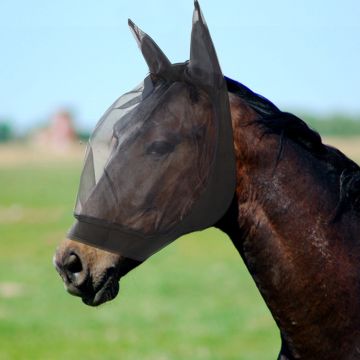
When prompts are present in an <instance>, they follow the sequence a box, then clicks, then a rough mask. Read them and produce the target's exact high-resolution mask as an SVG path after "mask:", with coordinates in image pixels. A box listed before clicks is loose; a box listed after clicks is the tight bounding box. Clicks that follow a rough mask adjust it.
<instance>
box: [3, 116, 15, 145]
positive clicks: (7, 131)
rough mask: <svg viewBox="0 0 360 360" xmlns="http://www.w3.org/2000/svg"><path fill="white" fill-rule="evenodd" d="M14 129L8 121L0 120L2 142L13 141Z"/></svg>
mask: <svg viewBox="0 0 360 360" xmlns="http://www.w3.org/2000/svg"><path fill="white" fill-rule="evenodd" d="M13 135H14V133H13V129H12V126H11V124H10V122H8V121H1V120H0V142H6V141H10V140H12V139H13Z"/></svg>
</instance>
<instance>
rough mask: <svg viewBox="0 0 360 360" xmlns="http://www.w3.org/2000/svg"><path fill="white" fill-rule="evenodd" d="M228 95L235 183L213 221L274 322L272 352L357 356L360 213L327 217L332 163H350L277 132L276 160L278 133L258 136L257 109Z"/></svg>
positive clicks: (333, 185)
mask: <svg viewBox="0 0 360 360" xmlns="http://www.w3.org/2000/svg"><path fill="white" fill-rule="evenodd" d="M230 100H231V108H232V120H233V129H234V143H235V151H236V158H237V175H238V182H237V190H236V197H235V199H234V203H233V205H232V207H231V208H230V209H229V212H228V213H227V214H226V215H225V217H224V218H223V219H222V220H220V221H219V223H218V224H217V226H218V227H219V228H221V229H222V230H223V231H225V232H226V233H228V234H229V236H230V237H231V239H232V241H233V242H234V244H235V246H236V248H237V249H238V251H239V252H240V254H241V255H242V257H243V259H244V261H245V263H246V265H247V267H248V269H249V271H250V273H251V274H252V276H253V278H254V280H255V282H256V284H257V286H258V288H259V290H260V292H261V294H262V296H263V297H264V300H265V301H266V303H267V305H268V307H269V309H270V310H271V312H272V314H273V316H274V319H275V321H276V322H277V324H278V326H279V328H280V331H281V335H282V339H283V348H282V354H281V356H282V358H284V359H286V358H289V359H357V358H359V359H360V312H359V307H360V282H359V280H360V272H359V264H360V262H359V260H360V259H359V257H360V249H359V240H360V238H359V237H360V218H359V216H358V215H357V212H356V211H355V210H354V209H353V207H352V206H350V207H348V208H347V210H345V211H344V212H343V213H342V214H341V216H340V217H339V218H338V219H337V220H336V221H333V220H334V218H333V214H334V211H335V209H337V206H338V203H339V201H341V197H342V195H341V191H340V174H341V172H342V170H341V166H342V165H341V164H343V167H344V168H348V167H349V166H348V165H349V164H348V163H351V164H352V162H350V160H348V159H346V158H345V156H344V155H342V154H340V153H339V152H337V151H334V150H333V149H332V148H327V147H325V146H324V145H322V144H321V140H320V143H319V142H318V139H314V141H311V139H310V140H309V141H310V144H307V143H306V141H307V140H308V139H309V137H306V136H305V138H304V143H303V141H302V140H301V137H300V141H295V140H293V139H291V137H290V136H289V137H287V138H286V140H287V141H286V142H285V143H284V144H282V145H281V146H283V149H282V150H281V153H282V155H281V158H280V159H278V155H279V148H280V144H281V141H282V140H283V139H282V136H283V134H282V133H281V132H278V133H276V131H273V132H271V131H270V132H266V131H265V135H264V127H263V126H261V125H259V121H258V118H259V114H258V113H257V112H256V111H255V110H254V109H253V108H252V107H251V106H250V105H248V104H247V103H246V101H245V100H243V99H241V98H239V97H237V96H234V95H230ZM281 114H282V113H281V112H279V113H278V116H279V121H281V119H280V117H281ZM275 116H276V115H274V116H273V121H275V120H276V118H275ZM265 121H266V119H264V122H265ZM294 121H295V120H294ZM260 124H261V122H260ZM295 125H296V124H295ZM311 135H312V134H311ZM315 142H317V145H318V147H319V148H321V149H320V150H319V152H321V156H320V155H319V152H316V153H314V152H315V150H314V149H311V145H314V144H315ZM314 146H315V145H314ZM341 159H342V161H341ZM350 167H351V166H350ZM354 171H355V168H354ZM347 201H348V202H351V201H352V200H351V199H347Z"/></svg>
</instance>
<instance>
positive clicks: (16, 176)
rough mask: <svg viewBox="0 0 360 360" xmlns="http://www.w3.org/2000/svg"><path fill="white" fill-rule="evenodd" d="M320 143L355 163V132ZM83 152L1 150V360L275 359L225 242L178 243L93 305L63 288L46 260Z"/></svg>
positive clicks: (263, 315) (257, 304)
mask: <svg viewBox="0 0 360 360" xmlns="http://www.w3.org/2000/svg"><path fill="white" fill-rule="evenodd" d="M326 142H328V143H332V144H334V145H336V146H339V147H340V148H342V149H343V150H344V151H345V152H346V153H347V154H349V155H350V156H352V157H353V158H355V159H356V160H358V161H359V160H360V146H359V144H360V138H358V137H355V138H346V139H343V138H330V139H326ZM82 152H83V148H82V149H79V151H73V152H71V156H70V155H69V153H67V154H62V155H59V154H58V155H54V154H49V153H47V152H46V151H42V150H41V151H40V150H39V149H36V148H32V147H30V146H25V145H16V144H15V145H14V144H13V145H10V144H8V145H1V146H0V199H1V203H0V222H1V224H0V239H1V251H0V359H2V360H5V359H76V358H78V359H123V360H127V359H144V360H147V359H148V360H150V359H154V360H155V359H156V360H166V359H171V360H177V359H179V360H180V359H181V360H183V359H193V360H196V359H275V358H276V356H277V353H278V350H279V347H280V340H279V336H278V330H277V328H276V327H275V325H274V321H273V320H272V318H271V316H270V314H269V312H268V310H267V309H266V307H265V305H264V303H263V301H262V299H261V297H260V295H259V294H258V291H257V289H256V287H255V286H254V284H253V281H252V279H251V278H250V277H249V275H248V274H247V272H246V269H245V268H244V265H243V263H242V260H241V258H240V256H239V255H238V254H237V252H236V250H235V248H234V247H233V245H232V243H231V242H230V240H229V239H228V238H227V237H226V236H224V235H223V234H222V233H221V232H220V231H218V230H215V229H208V230H207V231H204V232H202V233H197V234H192V235H189V236H186V237H183V238H181V239H179V240H177V241H176V242H175V243H173V244H171V245H170V246H168V247H167V248H165V249H164V250H162V251H161V252H160V253H158V254H156V255H155V256H153V257H152V258H150V259H149V260H148V261H146V262H145V263H144V264H143V265H142V266H140V267H139V268H137V269H135V270H134V271H133V272H131V273H130V274H128V275H127V276H126V277H125V278H124V279H123V280H122V281H121V290H120V294H119V296H118V297H117V298H116V299H115V300H114V301H113V302H111V303H108V304H105V305H103V306H101V307H99V308H90V307H87V306H86V305H84V304H82V302H81V300H80V299H79V298H75V297H72V296H70V295H69V294H67V293H66V292H65V290H64V288H63V284H62V281H61V279H60V277H59V276H58V275H57V273H56V272H55V270H54V268H53V265H52V256H53V253H54V250H55V248H56V246H57V244H58V243H59V242H60V241H61V239H62V238H63V237H64V235H65V233H66V230H67V229H68V227H69V226H70V224H71V223H72V220H73V219H72V208H73V204H74V199H75V195H76V191H77V185H78V179H79V175H80V170H81V162H82V160H81V158H82Z"/></svg>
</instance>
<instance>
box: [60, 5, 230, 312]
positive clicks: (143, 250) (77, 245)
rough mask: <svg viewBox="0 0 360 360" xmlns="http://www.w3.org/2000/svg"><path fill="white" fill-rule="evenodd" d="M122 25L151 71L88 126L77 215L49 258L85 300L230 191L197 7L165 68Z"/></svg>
mask: <svg viewBox="0 0 360 360" xmlns="http://www.w3.org/2000/svg"><path fill="white" fill-rule="evenodd" d="M129 25H130V28H131V30H132V32H133V33H134V36H135V39H136V41H137V43H138V45H139V47H140V49H141V52H142V54H143V56H144V59H145V61H146V62H147V65H148V67H149V70H150V74H149V76H148V77H146V78H145V80H144V81H143V82H142V84H140V85H139V86H138V87H137V88H135V89H134V90H133V91H131V92H129V93H126V94H124V95H123V96H121V97H120V98H119V99H118V100H116V101H115V103H114V104H113V105H112V106H111V107H110V108H109V110H108V111H107V112H106V113H105V115H104V116H103V117H102V118H101V119H100V121H99V123H98V125H97V127H96V128H95V130H94V133H93V135H92V137H91V139H90V141H89V145H88V149H87V154H86V158H85V164H84V169H83V173H82V176H81V180H80V189H79V193H78V198H77V204H76V208H75V217H76V219H77V221H76V223H75V224H74V226H73V228H72V229H71V230H70V233H69V239H67V240H65V241H63V242H62V244H60V246H59V248H58V249H57V252H56V255H55V258H54V263H55V266H56V268H57V270H58V272H59V273H60V275H61V276H62V278H63V280H64V282H65V285H66V288H67V290H68V291H69V292H70V293H71V294H74V295H77V296H81V297H82V299H83V301H84V302H85V303H87V304H89V305H98V304H101V303H103V302H105V301H107V300H110V299H112V298H114V297H115V296H116V295H117V293H118V289H119V285H118V281H119V279H120V277H121V276H124V275H125V274H126V273H127V272H128V271H130V270H131V269H132V268H134V267H135V266H137V265H138V264H140V263H141V262H142V261H144V260H145V259H146V258H148V257H149V256H151V255H152V254H153V253H154V252H156V251H158V250H160V249H161V248H163V247H164V246H166V245H167V244H169V243H170V242H172V241H173V240H175V239H176V238H178V237H179V236H181V235H183V234H186V233H189V232H192V231H195V230H201V229H204V228H206V227H209V226H211V225H212V224H214V223H215V222H216V220H218V219H219V218H220V217H221V216H222V215H223V213H224V212H225V211H226V210H227V208H228V206H229V204H230V202H231V200H232V197H233V194H234V189H235V168H234V167H235V165H234V164H235V161H234V154H233V142H232V132H231V118H230V112H229V103H228V96H227V90H226V83H225V80H224V77H223V75H222V73H221V69H220V66H219V62H218V59H217V56H216V52H215V49H214V46H213V44H212V41H211V37H210V34H209V31H208V28H207V26H206V23H205V21H204V18H203V16H202V13H201V11H200V7H199V4H198V3H197V2H196V1H195V10H194V15H193V24H192V35H191V49H190V60H189V61H188V62H185V63H181V64H171V63H170V61H169V60H168V58H167V57H166V56H165V54H164V53H163V52H162V51H161V49H160V48H159V47H158V46H157V44H156V43H155V42H154V41H153V40H152V39H151V38H150V37H149V36H148V35H147V34H145V33H144V32H143V31H142V30H140V29H139V28H138V27H137V26H136V25H135V24H134V23H133V22H132V21H130V20H129ZM220 189H222V191H219V190H220ZM223 189H225V191H223Z"/></svg>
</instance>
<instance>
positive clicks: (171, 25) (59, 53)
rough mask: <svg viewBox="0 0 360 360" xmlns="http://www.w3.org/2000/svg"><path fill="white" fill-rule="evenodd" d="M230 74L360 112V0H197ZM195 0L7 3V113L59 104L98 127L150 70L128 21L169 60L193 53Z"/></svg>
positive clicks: (278, 100) (0, 109) (324, 108)
mask: <svg viewBox="0 0 360 360" xmlns="http://www.w3.org/2000/svg"><path fill="white" fill-rule="evenodd" d="M200 5H201V7H202V10H203V13H204V16H205V19H206V21H207V24H208V26H209V29H210V33H211V35H212V38H213V42H214V44H215V48H216V51H217V54H218V57H219V60H220V64H221V67H222V70H223V73H224V74H225V75H227V76H228V77H231V78H234V79H236V80H238V81H240V82H242V83H243V84H245V85H246V86H248V87H250V88H251V89H252V90H253V91H255V92H257V93H260V94H262V95H263V96H265V97H267V98H268V99H270V100H271V101H272V102H274V103H275V104H276V105H277V106H279V107H280V108H281V109H282V110H284V111H293V112H296V111H311V112H314V113H318V114H328V113H333V112H343V113H348V114H360V1H359V0H342V1H339V0H301V1H300V0H292V1H290V0H272V1H268V0H253V1H244V0H222V1H215V0H200ZM192 11H193V1H192V0H177V1H174V0H173V1H171V0H151V1H149V0H147V1H145V0H138V1H135V0H105V1H94V0H88V1H83V0H78V1H70V0H62V1H57V2H52V1H45V0H32V1H25V0H22V1H19V0H11V1H10V0H1V2H0V46H1V55H0V119H9V120H11V121H12V122H13V124H14V127H15V128H16V129H17V130H18V131H19V132H22V131H25V130H27V129H29V128H30V127H32V126H33V125H34V124H35V123H39V122H43V121H45V120H46V119H47V118H49V116H51V114H52V113H54V111H56V110H57V109H63V108H67V109H70V110H71V111H73V113H74V114H75V117H76V120H77V126H78V127H79V128H81V129H90V130H91V129H92V128H93V127H94V126H95V124H96V122H97V120H98V119H99V118H100V116H101V115H102V114H103V113H104V112H105V110H106V109H107V108H108V107H109V106H110V105H111V104H112V102H113V101H114V100H115V99H116V98H117V97H119V96H120V95H121V94H123V93H124V92H126V91H128V90H131V89H132V88H134V87H135V86H136V85H137V84H138V83H140V82H141V81H142V80H143V78H144V77H145V76H146V74H147V72H148V70H147V67H146V65H145V62H144V60H143V59H142V57H141V54H140V51H139V49H138V48H137V45H136V43H135V40H134V39H133V36H132V35H131V33H130V31H129V29H128V26H127V19H128V18H131V19H132V20H133V21H134V22H135V23H136V24H137V25H138V26H139V27H140V28H142V29H143V30H144V31H145V32H147V33H148V34H149V35H150V36H151V37H152V38H153V39H154V40H155V41H156V42H157V43H158V45H159V46H160V47H161V48H162V49H163V51H164V52H165V53H166V55H167V56H168V57H169V59H170V60H171V61H172V62H182V61H185V60H187V59H188V57H189V46H190V31H191V17H192Z"/></svg>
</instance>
